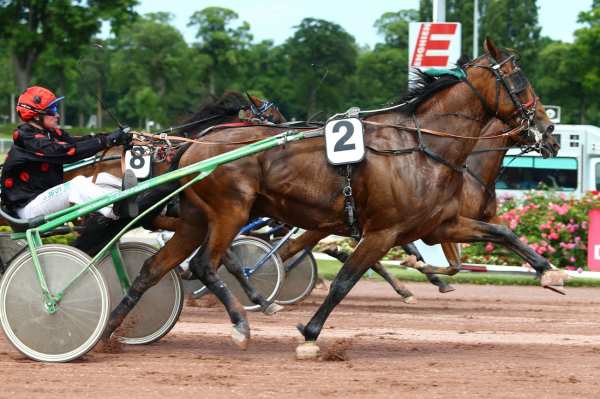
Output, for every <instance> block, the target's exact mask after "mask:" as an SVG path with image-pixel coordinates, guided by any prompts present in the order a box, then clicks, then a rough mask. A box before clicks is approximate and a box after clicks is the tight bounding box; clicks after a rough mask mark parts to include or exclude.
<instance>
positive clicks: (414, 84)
mask: <svg viewBox="0 0 600 399" xmlns="http://www.w3.org/2000/svg"><path fill="white" fill-rule="evenodd" d="M470 61H471V59H470V58H469V56H467V55H465V54H463V55H461V56H460V58H459V59H458V60H457V61H456V65H457V66H458V67H459V68H462V67H463V66H464V65H465V64H467V63H468V62H470ZM410 74H411V75H412V80H411V85H410V87H409V89H408V92H407V93H406V94H404V95H403V96H402V97H400V100H399V101H398V103H400V104H401V103H406V105H405V106H403V107H401V108H400V110H401V111H402V112H408V113H413V112H416V110H417V108H419V105H421V104H422V103H423V102H424V101H425V100H427V99H429V98H430V97H431V96H433V95H434V94H435V93H437V92H439V91H441V90H443V89H445V88H447V87H450V86H454V85H455V84H457V83H459V82H460V81H461V80H460V79H459V78H457V77H456V76H454V75H442V76H432V75H429V74H427V73H425V72H424V71H422V70H420V69H417V68H414V69H412V70H410Z"/></svg>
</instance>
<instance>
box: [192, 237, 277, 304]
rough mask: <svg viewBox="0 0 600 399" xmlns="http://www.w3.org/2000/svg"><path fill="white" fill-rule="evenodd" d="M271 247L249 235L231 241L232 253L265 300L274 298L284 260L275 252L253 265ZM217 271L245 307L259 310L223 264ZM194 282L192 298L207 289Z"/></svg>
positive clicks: (202, 293) (249, 280)
mask: <svg viewBox="0 0 600 399" xmlns="http://www.w3.org/2000/svg"><path fill="white" fill-rule="evenodd" d="M271 249H272V247H271V244H269V243H268V242H266V241H263V240H261V239H259V238H255V237H249V236H238V237H237V238H236V239H235V240H233V242H232V243H231V251H232V252H233V256H235V257H236V258H237V260H238V262H239V263H240V264H241V265H242V268H243V270H244V272H245V273H244V274H245V276H246V278H247V280H248V282H249V283H250V285H252V286H253V287H254V288H255V289H256V290H257V291H258V292H259V293H260V294H262V295H263V297H264V298H265V299H266V300H267V301H272V300H274V299H275V298H276V297H277V294H278V293H279V290H280V288H281V284H282V283H283V279H284V277H285V271H284V268H283V263H282V262H281V259H280V258H279V255H277V254H271V256H269V257H268V258H267V259H266V262H265V263H264V264H263V265H262V266H259V267H258V268H257V267H256V265H257V263H258V262H259V261H260V260H261V259H263V257H264V256H265V255H267V254H268V253H269V252H270V251H271ZM217 273H218V275H219V277H220V278H221V280H223V282H224V283H225V284H226V285H227V287H228V288H229V289H230V290H231V292H232V293H233V295H235V296H236V297H237V298H238V299H239V301H240V302H241V304H242V305H243V306H244V308H245V309H246V310H258V309H259V308H260V306H259V305H257V304H255V303H254V302H252V301H251V300H250V298H248V295H246V292H245V291H244V289H243V288H242V286H241V285H240V283H239V282H238V281H237V279H236V278H235V276H234V275H233V274H231V273H230V272H229V271H228V270H227V268H226V267H225V266H221V267H220V268H219V270H218V272H217ZM197 283H198V288H196V289H195V290H194V291H193V294H192V297H194V298H198V297H200V296H202V295H204V294H205V293H206V292H207V291H208V290H207V288H206V287H205V286H204V285H203V284H202V283H201V282H200V281H197Z"/></svg>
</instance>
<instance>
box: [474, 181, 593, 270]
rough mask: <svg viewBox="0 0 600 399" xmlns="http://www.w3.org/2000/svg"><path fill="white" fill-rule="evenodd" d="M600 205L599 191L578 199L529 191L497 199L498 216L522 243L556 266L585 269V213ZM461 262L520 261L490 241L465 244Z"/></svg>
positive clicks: (502, 262) (586, 225)
mask: <svg viewBox="0 0 600 399" xmlns="http://www.w3.org/2000/svg"><path fill="white" fill-rule="evenodd" d="M594 208H600V193H599V192H596V191H592V192H589V193H588V194H586V195H585V196H584V197H582V198H579V199H577V198H572V197H569V196H566V195H564V194H561V195H558V194H556V193H551V192H542V191H532V192H529V193H528V194H527V195H525V196H524V197H523V198H521V199H516V198H501V199H500V200H499V204H498V216H499V218H500V220H501V223H503V224H505V225H506V226H508V227H509V228H510V229H511V230H512V231H513V232H514V233H515V234H516V235H517V236H518V237H519V239H520V240H521V241H522V242H523V243H526V244H528V245H529V246H530V247H531V248H533V250H535V251H536V252H537V253H538V254H540V255H542V256H544V257H545V258H547V259H548V260H549V261H550V262H551V263H552V264H554V265H555V266H558V267H564V268H569V269H578V268H584V269H585V268H586V263H587V236H588V235H587V233H588V231H587V229H588V221H587V219H588V212H589V210H590V209H594ZM463 261H464V262H471V263H494V264H510V265H519V264H522V263H523V260H522V259H521V258H520V257H518V256H516V255H514V254H513V253H511V252H509V251H508V250H507V249H505V248H504V247H500V246H498V245H496V244H492V243H482V244H479V243H477V244H470V245H468V244H466V245H464V246H463Z"/></svg>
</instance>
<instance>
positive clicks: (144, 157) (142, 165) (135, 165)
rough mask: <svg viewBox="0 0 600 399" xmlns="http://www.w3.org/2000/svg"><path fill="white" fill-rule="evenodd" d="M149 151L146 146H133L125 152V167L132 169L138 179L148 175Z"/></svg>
mask: <svg viewBox="0 0 600 399" xmlns="http://www.w3.org/2000/svg"><path fill="white" fill-rule="evenodd" d="M150 166H151V165H150V151H149V150H148V148H146V147H140V146H135V147H133V148H132V149H131V150H129V151H127V152H126V153H125V167H126V168H127V169H131V170H133V173H134V174H135V175H136V176H137V178H138V179H145V178H147V177H148V176H150V169H151V168H150Z"/></svg>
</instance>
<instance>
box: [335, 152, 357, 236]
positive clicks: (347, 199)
mask: <svg viewBox="0 0 600 399" xmlns="http://www.w3.org/2000/svg"><path fill="white" fill-rule="evenodd" d="M342 172H343V176H344V187H343V188H342V194H343V195H344V212H345V213H346V222H347V223H348V227H349V228H350V236H351V237H352V238H354V239H355V240H356V241H360V238H361V236H362V232H361V229H360V225H359V224H358V217H357V212H356V202H355V201H354V196H353V195H352V165H351V164H347V165H344V169H343V171H340V174H342Z"/></svg>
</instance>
